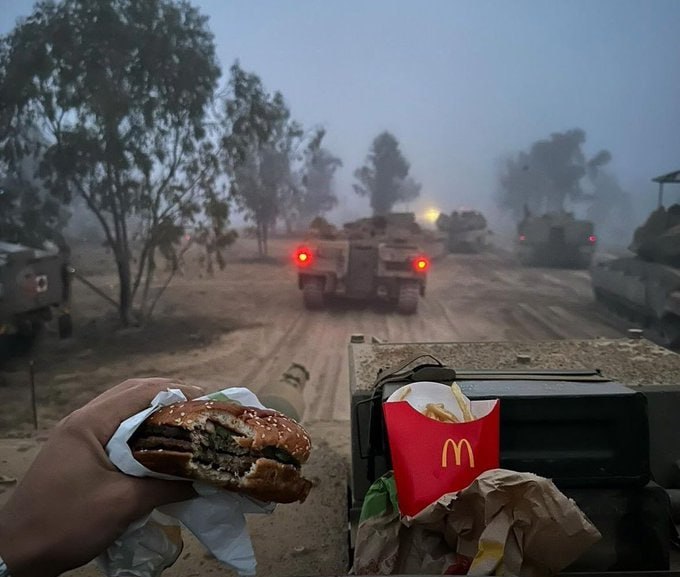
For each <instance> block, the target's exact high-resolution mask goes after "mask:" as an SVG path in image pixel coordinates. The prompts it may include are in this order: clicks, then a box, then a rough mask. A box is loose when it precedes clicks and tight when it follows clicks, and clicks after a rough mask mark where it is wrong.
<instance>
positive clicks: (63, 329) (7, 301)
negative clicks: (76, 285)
mask: <svg viewBox="0 0 680 577" xmlns="http://www.w3.org/2000/svg"><path fill="white" fill-rule="evenodd" d="M69 288H70V282H69V272H68V267H67V264H66V263H65V262H64V259H63V257H62V256H61V255H59V254H57V253H54V252H48V251H45V250H39V249H33V248H29V247H27V246H22V245H18V244H11V243H7V242H0V335H18V336H20V337H24V338H26V339H30V338H32V337H33V336H34V335H35V334H36V333H37V332H38V331H39V330H40V328H41V327H42V325H43V324H44V323H45V322H47V321H49V320H50V319H51V318H52V313H53V311H54V310H58V311H59V313H60V315H59V322H58V327H59V334H60V336H62V337H66V336H69V335H70V333H71V318H70V315H69V313H68V310H67V308H66V306H67V304H68V301H69Z"/></svg>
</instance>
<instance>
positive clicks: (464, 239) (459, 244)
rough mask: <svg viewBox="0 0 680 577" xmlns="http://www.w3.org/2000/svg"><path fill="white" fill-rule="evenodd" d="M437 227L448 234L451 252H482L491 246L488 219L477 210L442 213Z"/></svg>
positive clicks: (448, 246) (448, 244)
mask: <svg viewBox="0 0 680 577" xmlns="http://www.w3.org/2000/svg"><path fill="white" fill-rule="evenodd" d="M436 226H437V229H438V230H440V231H441V232H443V233H444V234H446V238H447V248H448V250H449V252H481V251H483V250H484V249H486V248H487V247H488V245H489V230H488V228H487V223H486V218H484V215H483V214H482V213H481V212H478V211H476V210H460V211H457V210H454V211H453V212H452V213H451V214H450V215H448V214H444V213H441V214H440V215H439V217H438V218H437V222H436Z"/></svg>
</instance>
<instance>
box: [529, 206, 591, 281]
mask: <svg viewBox="0 0 680 577" xmlns="http://www.w3.org/2000/svg"><path fill="white" fill-rule="evenodd" d="M596 242H597V237H596V236H595V230H594V225H593V223H592V222H590V221H588V220H579V219H576V218H575V217H574V215H573V214H572V213H569V212H564V211H562V212H550V213H546V214H544V215H542V216H534V215H532V214H530V213H529V211H528V210H527V211H526V214H525V217H524V219H523V220H522V221H521V222H520V223H519V224H518V225H517V241H516V249H517V256H518V258H519V260H520V262H521V263H522V264H525V265H538V266H566V267H574V268H588V267H589V266H590V263H591V260H592V257H593V253H594V251H595V244H596Z"/></svg>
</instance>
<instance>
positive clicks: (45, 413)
mask: <svg viewBox="0 0 680 577" xmlns="http://www.w3.org/2000/svg"><path fill="white" fill-rule="evenodd" d="M293 245H294V242H293V241H284V240H278V241H273V245H272V251H271V252H272V255H273V256H272V258H271V259H269V260H268V261H265V262H258V261H256V260H255V259H254V258H253V257H254V254H255V248H254V243H253V242H252V241H250V240H241V241H239V242H238V243H237V245H236V246H235V247H234V248H233V249H232V250H231V253H230V257H229V262H228V265H227V268H226V269H225V270H224V271H220V272H217V273H216V274H215V276H214V277H209V276H207V275H205V274H202V273H201V271H200V269H199V267H198V265H197V264H196V263H195V262H191V261H190V262H188V263H187V266H186V269H185V271H184V276H181V277H178V278H177V279H176V280H175V281H174V282H173V283H172V284H171V285H170V288H169V289H168V291H167V293H166V295H165V296H164V298H163V300H162V301H161V304H160V305H159V308H158V311H157V314H156V317H155V320H154V322H153V323H152V325H151V326H149V327H147V328H145V329H143V330H141V329H126V330H114V329H113V327H114V326H115V323H114V319H113V318H112V313H113V310H112V309H111V308H110V306H109V305H107V304H106V303H105V302H104V301H103V300H101V299H100V297H98V296H96V295H94V294H93V293H91V292H90V291H89V290H88V289H86V288H84V287H83V286H81V285H76V286H75V295H74V303H75V305H74V306H75V310H74V320H75V326H76V336H75V337H74V338H73V339H71V340H69V341H64V342H59V341H58V340H57V339H56V336H55V335H54V334H53V333H52V332H48V333H47V334H46V335H44V336H43V337H42V339H41V341H40V342H39V343H38V345H37V347H36V348H35V350H34V352H33V355H32V358H33V359H34V362H35V369H36V388H37V401H38V416H39V425H40V427H39V430H38V431H37V432H34V431H33V429H32V425H31V412H30V396H29V388H28V386H27V383H28V374H27V362H28V358H23V359H15V360H13V361H11V362H10V363H9V364H6V365H5V366H4V367H3V371H2V372H0V401H1V402H2V405H3V408H4V410H3V411H2V414H1V415H0V473H2V474H5V475H10V476H14V477H20V476H21V474H22V473H23V471H25V469H26V467H27V466H28V464H29V463H30V461H31V459H32V457H33V456H34V454H35V451H36V447H38V446H39V445H40V443H41V441H42V440H44V439H45V438H46V435H47V432H48V430H49V428H50V427H51V426H52V425H53V424H54V423H55V422H56V421H57V420H58V419H60V418H61V417H63V416H64V415H66V414H68V413H69V412H70V411H71V410H73V409H75V408H77V407H78V406H80V405H82V404H83V403H85V402H87V401H88V400H89V399H91V398H93V397H94V396H95V395H97V394H98V393H100V392H101V391H103V390H105V389H106V388H108V387H110V386H112V385H114V384H116V383H118V382H120V381H121V380H124V379H125V378H128V377H131V376H152V375H154V376H169V377H177V378H183V379H185V380H186V381H188V382H194V383H197V384H200V385H203V386H205V387H206V388H207V389H210V390H214V389H218V388H223V387H226V386H232V385H241V386H247V387H251V388H252V389H254V390H255V391H257V390H258V389H259V388H261V387H262V386H263V384H265V383H266V382H267V381H270V380H271V379H278V376H279V375H280V374H281V372H282V371H283V370H284V369H286V367H287V366H288V365H289V364H290V363H291V362H292V361H296V362H299V363H302V364H304V365H305V366H306V367H307V368H308V370H309V371H310V374H311V379H310V381H309V383H308V386H307V388H306V391H305V397H306V403H307V410H306V415H305V425H306V426H307V427H308V428H309V430H310V432H311V434H312V437H313V439H314V441H315V451H314V453H313V457H312V459H311V461H310V463H309V466H308V468H307V474H308V476H310V477H311V478H313V479H314V480H315V482H316V484H317V487H316V489H315V491H314V492H313V493H312V495H311V496H310V498H309V500H308V501H307V502H306V503H304V504H303V505H288V506H280V507H279V508H278V509H277V511H276V512H275V513H274V514H273V515H272V516H269V517H264V518H262V517H256V518H253V519H251V520H250V521H249V523H250V526H251V533H252V536H253V541H254V544H255V549H256V553H257V557H258V562H259V574H261V575H281V576H287V575H331V574H342V573H343V572H344V571H345V567H346V562H347V560H346V553H345V539H346V537H345V533H344V530H345V527H346V525H345V518H344V514H345V513H344V509H345V494H344V487H345V479H346V477H345V475H346V469H345V468H346V462H347V457H348V450H349V449H348V447H349V427H348V418H349V393H348V385H347V383H348V369H347V343H348V341H349V337H350V335H351V334H353V333H364V334H366V335H376V336H379V337H381V338H384V339H387V340H390V341H402V342H403V341H478V340H543V339H562V338H590V337H616V336H621V335H622V334H623V331H624V330H625V325H623V324H621V323H619V322H617V321H614V320H613V319H611V318H609V317H608V316H606V315H605V314H604V313H603V312H602V311H601V310H600V309H599V308H598V307H597V306H596V305H595V304H594V302H593V299H592V294H591V289H590V279H589V275H588V272H587V271H576V270H558V269H540V268H521V267H518V266H517V265H516V263H515V262H514V260H513V259H512V257H510V256H509V255H507V254H506V253H503V252H501V251H497V252H493V253H488V254H483V255H449V256H447V257H445V258H442V259H440V260H437V261H436V262H435V263H434V266H433V270H432V272H431V274H430V278H429V286H428V290H427V295H426V298H425V299H424V300H421V304H420V309H419V312H418V314H417V315H415V316H411V317H404V316H399V315H397V314H396V313H394V312H391V311H389V310H387V309H386V308H385V307H384V306H380V305H374V304H369V305H360V304H352V305H346V304H345V305H342V304H335V305H333V306H331V307H329V308H328V309H327V310H324V311H320V312H307V311H305V310H304V309H303V307H302V302H301V295H300V293H299V291H298V289H297V284H296V278H295V271H294V269H293V267H292V263H291V261H290V258H289V253H290V251H291V250H292V248H293ZM75 258H76V266H78V268H79V270H81V271H82V272H83V273H84V274H86V275H87V276H88V278H89V279H90V280H91V281H93V282H94V283H95V284H97V285H98V286H100V287H103V288H104V289H106V290H108V291H111V294H114V288H115V276H114V275H113V274H111V270H112V267H111V263H110V260H109V259H110V256H107V255H106V254H105V253H104V251H103V250H102V249H90V250H87V251H84V250H80V251H79V252H77V253H76V255H75ZM10 490H11V485H0V502H1V501H2V500H4V499H6V498H7V496H8V495H9V491H10ZM185 540H186V542H187V544H186V547H185V552H184V553H183V554H182V556H181V558H180V560H179V562H178V563H177V564H176V565H175V567H173V568H172V569H170V570H168V571H167V572H166V573H165V574H167V575H168V576H171V577H174V576H177V577H179V576H182V577H189V576H191V575H229V574H230V573H229V572H228V571H226V570H225V569H223V568H221V567H220V566H219V565H218V564H217V563H216V562H215V561H214V560H212V559H211V558H210V557H209V556H208V555H206V554H205V552H204V551H203V549H202V548H201V547H200V546H199V545H198V544H196V542H195V541H193V540H192V539H191V538H190V536H186V539H185ZM97 574H98V572H97V570H96V569H95V568H93V567H91V566H88V567H85V568H82V569H80V570H77V571H74V572H72V573H69V575H73V576H76V575H78V576H83V577H84V576H90V575H92V576H94V575H97Z"/></svg>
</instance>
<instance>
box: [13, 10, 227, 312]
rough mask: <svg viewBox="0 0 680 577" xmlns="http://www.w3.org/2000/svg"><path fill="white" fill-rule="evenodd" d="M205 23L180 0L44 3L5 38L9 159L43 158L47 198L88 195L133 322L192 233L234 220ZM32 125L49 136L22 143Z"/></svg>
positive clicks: (215, 69) (41, 168)
mask: <svg viewBox="0 0 680 577" xmlns="http://www.w3.org/2000/svg"><path fill="white" fill-rule="evenodd" d="M206 21H207V19H206V17H204V16H202V15H201V14H200V13H199V12H198V11H197V10H196V9H195V8H193V7H191V6H190V5H189V4H187V3H186V2H175V1H173V0H145V1H144V2H137V1H135V0H63V1H62V2H60V3H58V4H57V3H54V2H49V1H44V2H40V3H38V4H37V5H36V6H35V8H34V11H33V13H32V14H31V16H29V17H28V18H27V19H25V20H23V21H21V22H20V23H19V24H18V25H17V27H16V28H15V30H14V31H13V32H11V33H10V34H9V35H8V36H6V37H4V38H3V39H2V46H1V48H0V144H1V145H2V148H1V152H2V156H3V160H4V162H5V163H6V164H7V165H8V166H10V167H12V166H16V165H17V164H18V163H20V162H21V161H22V159H24V158H25V157H27V156H28V155H32V154H33V155H35V154H39V155H40V157H41V162H40V166H39V176H40V179H41V182H42V185H43V186H44V187H45V188H46V189H47V190H48V191H49V193H50V194H52V195H53V196H55V197H56V198H59V199H60V200H62V201H64V202H68V201H69V200H70V199H71V198H72V197H73V196H76V195H77V196H80V197H82V198H83V199H84V201H85V202H86V204H87V206H88V207H89V209H90V210H91V211H92V212H93V213H94V214H95V216H96V217H97V220H98V221H99V224H100V225H101V227H102V230H103V231H104V234H105V236H106V239H107V243H108V244H109V245H110V247H111V249H112V252H113V254H114V257H115V260H116V265H117V269H118V276H119V281H120V283H119V308H120V310H119V312H120V318H121V321H122V323H123V324H127V323H128V322H130V320H131V316H132V310H133V303H134V302H135V297H136V296H138V297H139V304H140V308H141V311H142V314H143V316H148V315H150V313H151V311H152V309H153V306H151V307H148V306H147V305H148V303H149V289H150V287H151V283H152V280H153V277H154V273H155V270H156V260H155V259H156V255H157V253H158V252H159V251H160V252H161V253H162V254H165V255H166V256H167V255H170V254H172V253H173V251H174V250H175V249H176V247H177V246H178V244H179V241H180V239H181V236H182V231H183V228H184V226H185V225H188V224H190V223H192V222H194V221H196V220H197V219H200V220H201V221H207V222H210V223H211V226H213V227H215V229H216V230H217V231H218V232H219V231H220V230H221V229H222V228H223V227H224V226H225V224H226V222H227V218H228V208H227V205H226V202H225V198H224V191H222V190H221V189H220V187H219V186H218V182H219V181H218V177H219V173H218V168H219V162H218V157H217V153H218V150H217V147H216V146H215V145H214V144H213V142H212V141H211V140H210V138H208V136H209V134H208V125H207V123H206V111H207V109H208V106H209V104H210V103H211V99H212V97H213V93H214V89H215V86H216V82H217V79H218V77H219V74H220V71H219V67H218V65H217V62H216V59H215V48H214V44H213V37H212V35H211V33H210V32H209V31H208V29H207V26H206ZM27 124H31V125H34V126H36V127H37V129H38V130H39V131H40V133H41V135H42V138H41V139H33V141H32V142H28V141H27V140H26V139H25V138H24V139H23V140H22V139H20V138H19V136H25V134H23V133H22V127H23V126H26V125H27ZM133 224H134V227H135V228H136V230H131V227H132V226H133ZM133 239H136V241H135V242H133ZM134 250H137V251H138V254H137V255H136V256H137V258H136V259H134V258H133V257H134V255H133V251H134ZM167 282H169V281H167ZM167 282H166V283H165V285H164V286H167ZM156 300H157V298H156V299H155V300H154V301H153V302H154V303H155V302H156Z"/></svg>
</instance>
